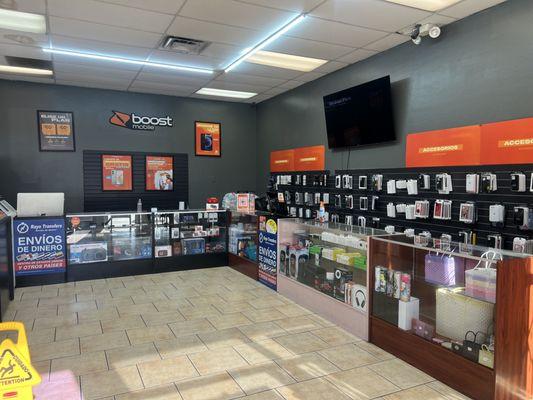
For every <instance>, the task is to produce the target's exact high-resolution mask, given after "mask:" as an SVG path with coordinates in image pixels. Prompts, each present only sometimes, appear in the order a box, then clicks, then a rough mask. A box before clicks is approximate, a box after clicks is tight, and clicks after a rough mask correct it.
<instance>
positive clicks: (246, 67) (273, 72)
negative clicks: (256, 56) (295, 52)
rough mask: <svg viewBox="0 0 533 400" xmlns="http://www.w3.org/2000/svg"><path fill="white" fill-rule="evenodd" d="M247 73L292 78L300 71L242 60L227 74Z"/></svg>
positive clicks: (299, 73)
mask: <svg viewBox="0 0 533 400" xmlns="http://www.w3.org/2000/svg"><path fill="white" fill-rule="evenodd" d="M238 73H242V74H248V75H257V76H266V77H268V78H278V79H293V78H295V77H297V76H299V75H301V74H302V73H301V72H300V71H293V70H290V69H284V68H275V67H269V66H267V65H259V64H253V63H249V62H243V63H241V64H239V65H238V66H236V67H235V68H233V69H232V70H231V71H230V72H228V74H230V75H231V74H238Z"/></svg>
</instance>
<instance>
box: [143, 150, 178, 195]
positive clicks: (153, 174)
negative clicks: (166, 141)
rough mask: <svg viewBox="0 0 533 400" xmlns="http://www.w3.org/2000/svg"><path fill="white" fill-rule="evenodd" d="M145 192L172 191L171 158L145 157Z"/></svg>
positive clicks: (172, 170) (172, 169) (172, 162)
mask: <svg viewBox="0 0 533 400" xmlns="http://www.w3.org/2000/svg"><path fill="white" fill-rule="evenodd" d="M146 190H163V191H170V190H174V159H173V158H172V156H146Z"/></svg>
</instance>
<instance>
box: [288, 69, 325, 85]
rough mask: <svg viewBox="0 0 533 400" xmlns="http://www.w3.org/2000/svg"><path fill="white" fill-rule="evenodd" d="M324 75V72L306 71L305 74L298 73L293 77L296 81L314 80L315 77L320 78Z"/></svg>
mask: <svg viewBox="0 0 533 400" xmlns="http://www.w3.org/2000/svg"><path fill="white" fill-rule="evenodd" d="M324 75H326V73H325V72H313V71H311V72H306V73H305V74H303V75H300V76H298V77H296V78H294V79H295V80H297V81H300V82H311V81H314V80H315V79H318V78H321V77H323V76H324Z"/></svg>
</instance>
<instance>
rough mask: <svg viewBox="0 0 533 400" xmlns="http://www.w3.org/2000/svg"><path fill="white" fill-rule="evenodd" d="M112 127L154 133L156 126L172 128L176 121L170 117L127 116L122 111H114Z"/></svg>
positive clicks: (110, 120)
mask: <svg viewBox="0 0 533 400" xmlns="http://www.w3.org/2000/svg"><path fill="white" fill-rule="evenodd" d="M109 122H110V123H111V124H112V125H116V126H120V127H122V128H128V129H132V130H135V131H153V130H155V128H156V126H162V127H172V126H173V124H174V120H173V119H172V118H171V117H169V116H168V115H167V116H166V117H153V116H152V117H150V116H141V115H137V114H133V113H132V114H127V113H123V112H120V111H113V115H112V116H111V118H109Z"/></svg>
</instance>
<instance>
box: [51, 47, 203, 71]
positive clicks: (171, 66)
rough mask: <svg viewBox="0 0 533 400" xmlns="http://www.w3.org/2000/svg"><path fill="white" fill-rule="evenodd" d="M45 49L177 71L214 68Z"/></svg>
mask: <svg viewBox="0 0 533 400" xmlns="http://www.w3.org/2000/svg"><path fill="white" fill-rule="evenodd" d="M43 51H44V52H46V53H52V54H61V55H64V56H72V57H80V58H90V59H93V60H100V61H111V62H117V63H123V64H133V65H142V66H146V67H155V68H166V69H173V70H177V71H188V72H200V73H203V74H212V73H213V70H211V69H206V68H197V67H188V66H185V65H177V64H164V63H157V62H152V61H143V60H134V59H131V58H122V57H114V56H107V55H103V54H94V53H84V52H79V51H73V50H65V49H49V48H45V49H43Z"/></svg>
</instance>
